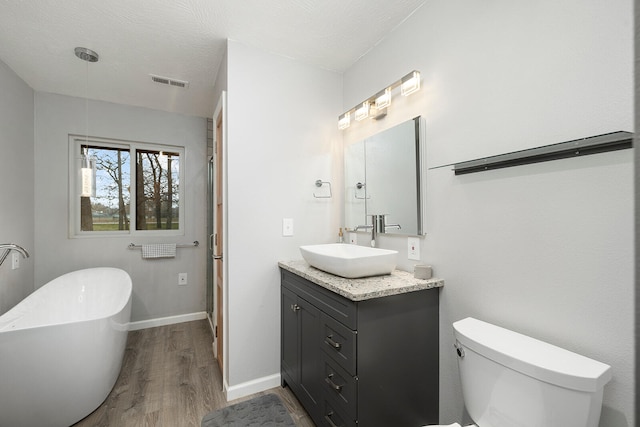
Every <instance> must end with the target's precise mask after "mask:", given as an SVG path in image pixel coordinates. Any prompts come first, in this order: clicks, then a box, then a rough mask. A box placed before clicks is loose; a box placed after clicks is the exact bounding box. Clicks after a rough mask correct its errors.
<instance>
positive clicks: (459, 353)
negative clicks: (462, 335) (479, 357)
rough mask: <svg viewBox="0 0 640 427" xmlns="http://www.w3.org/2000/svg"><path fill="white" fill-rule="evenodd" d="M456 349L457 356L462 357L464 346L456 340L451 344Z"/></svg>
mask: <svg viewBox="0 0 640 427" xmlns="http://www.w3.org/2000/svg"><path fill="white" fill-rule="evenodd" d="M453 346H454V347H455V349H456V353H458V357H459V358H461V359H462V358H464V348H463V347H462V345H461V344H460V343H459V342H458V341H456V343H455V344H454V345H453Z"/></svg>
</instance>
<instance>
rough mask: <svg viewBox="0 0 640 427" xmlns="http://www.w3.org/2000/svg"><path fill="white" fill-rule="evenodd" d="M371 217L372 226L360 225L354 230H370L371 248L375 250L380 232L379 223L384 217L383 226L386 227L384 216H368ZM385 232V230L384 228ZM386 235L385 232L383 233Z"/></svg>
mask: <svg viewBox="0 0 640 427" xmlns="http://www.w3.org/2000/svg"><path fill="white" fill-rule="evenodd" d="M367 216H370V217H371V225H369V224H367V225H359V226H357V227H356V228H355V229H354V230H355V231H358V230H362V229H365V230H368V229H369V228H370V229H371V247H372V248H375V247H376V238H377V237H378V230H379V226H380V225H379V221H380V217H382V224H383V225H384V215H367ZM382 229H383V230H384V228H382ZM383 233H384V231H383Z"/></svg>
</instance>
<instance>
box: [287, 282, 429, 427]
mask: <svg viewBox="0 0 640 427" xmlns="http://www.w3.org/2000/svg"><path fill="white" fill-rule="evenodd" d="M281 272H282V273H281V274H282V277H281V278H282V288H281V289H282V294H281V303H282V306H281V310H282V325H281V328H282V331H281V332H282V342H281V373H282V385H283V387H284V386H289V387H290V388H291V390H292V391H293V393H294V394H295V395H296V397H297V398H298V400H299V401H300V403H301V404H302V405H303V406H304V407H305V409H306V410H307V412H308V413H309V415H310V416H311V418H312V419H313V421H314V423H315V424H316V425H318V426H329V427H335V426H345V427H346V426H351V427H355V426H360V427H376V426H385V427H387V426H394V427H402V426H407V427H416V426H421V425H425V424H437V423H438V360H439V355H438V319H439V317H438V290H437V289H426V290H420V291H414V292H408V293H403V294H398V295H392V296H385V297H380V298H373V299H368V300H364V301H351V300H349V299H347V298H344V297H342V296H340V295H338V294H336V293H334V292H331V291H329V290H327V289H325V288H323V287H322V286H319V285H316V284H314V283H312V282H310V281H308V280H307V279H305V278H303V277H300V276H298V275H296V274H294V273H291V272H289V271H287V270H284V269H282V270H281Z"/></svg>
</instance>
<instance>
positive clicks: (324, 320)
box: [320, 313, 357, 375]
mask: <svg viewBox="0 0 640 427" xmlns="http://www.w3.org/2000/svg"><path fill="white" fill-rule="evenodd" d="M320 322H321V326H320V330H321V334H322V335H321V337H320V339H321V340H322V342H321V343H320V347H321V348H322V349H323V350H324V352H325V354H326V355H328V356H329V357H330V358H331V359H333V360H334V361H335V362H336V363H337V364H338V365H339V366H341V367H342V368H343V369H344V370H346V371H347V373H349V374H350V375H356V374H357V371H356V356H357V341H356V337H357V334H356V332H355V331H352V330H351V329H349V328H347V327H346V326H344V325H343V324H342V323H340V322H338V321H336V320H335V319H334V318H333V317H330V316H327V315H326V314H324V313H321V316H320Z"/></svg>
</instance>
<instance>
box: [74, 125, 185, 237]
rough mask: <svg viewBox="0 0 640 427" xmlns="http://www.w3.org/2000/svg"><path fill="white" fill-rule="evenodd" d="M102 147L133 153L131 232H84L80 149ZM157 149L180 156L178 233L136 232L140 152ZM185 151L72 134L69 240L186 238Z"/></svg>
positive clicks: (158, 145) (158, 231)
mask: <svg viewBox="0 0 640 427" xmlns="http://www.w3.org/2000/svg"><path fill="white" fill-rule="evenodd" d="M87 144H88V145H98V146H102V147H106V148H120V149H122V148H124V149H128V150H129V155H130V161H129V165H130V170H129V173H130V175H129V176H130V177H133V178H132V180H131V182H130V188H129V197H130V200H129V218H130V223H129V230H115V231H82V230H81V229H80V192H79V188H80V169H79V165H80V149H81V147H82V146H83V145H87ZM138 149H139V150H154V151H168V152H177V153H179V155H180V168H179V173H178V179H179V184H178V229H177V230H136V229H135V228H136V222H135V219H136V203H135V200H136V185H135V177H136V167H137V165H136V160H135V159H136V156H135V152H136V150H138ZM185 158H186V157H185V148H184V147H183V146H178V145H166V144H154V143H147V142H139V141H127V140H118V139H113V138H98V137H91V136H90V137H88V139H87V137H86V136H84V135H74V134H69V194H68V199H69V215H68V217H69V224H68V228H69V237H70V238H92V237H123V236H136V237H142V236H146V237H151V236H156V237H157V236H184V234H185V226H184V219H185V216H186V214H185V200H184V197H185V194H186V192H185V190H184V182H185V181H184V175H185Z"/></svg>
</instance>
